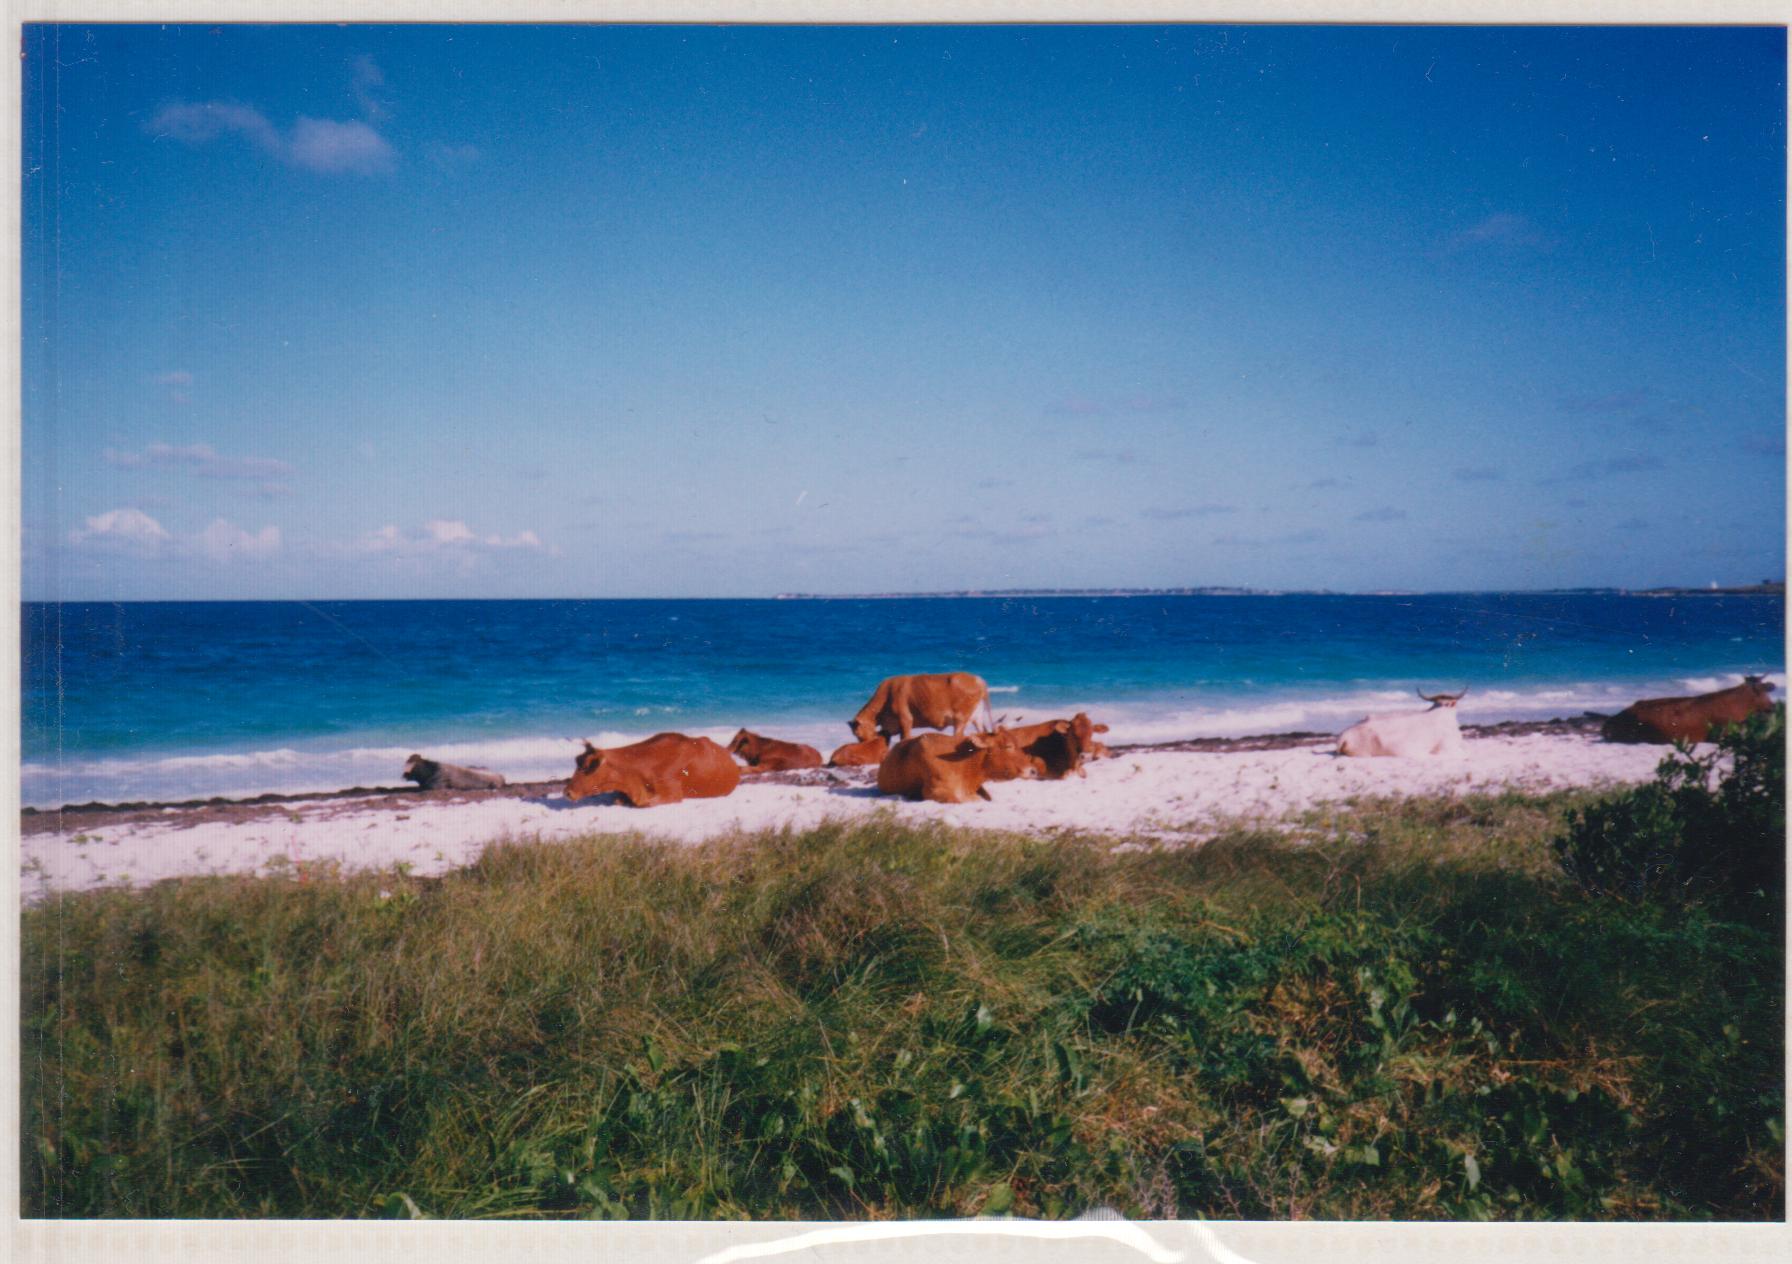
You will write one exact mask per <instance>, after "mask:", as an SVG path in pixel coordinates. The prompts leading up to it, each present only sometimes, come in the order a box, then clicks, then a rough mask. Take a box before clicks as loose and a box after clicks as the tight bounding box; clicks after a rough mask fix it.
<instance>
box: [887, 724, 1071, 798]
mask: <svg viewBox="0 0 1792 1264" xmlns="http://www.w3.org/2000/svg"><path fill="white" fill-rule="evenodd" d="M1034 775H1036V774H1035V772H1034V768H1033V761H1032V760H1030V759H1029V758H1027V754H1026V752H1025V751H1023V750H1021V748H1020V747H1019V746H1018V745H1016V743H1015V741H1014V736H1013V734H1011V733H1008V732H1006V731H1004V730H1001V729H997V730H996V731H995V732H994V733H981V734H976V735H974V736H971V737H948V736H946V734H944V733H923V734H922V735H921V736H920V737H911V738H909V739H908V740H907V741H906V742H899V743H897V744H896V745H895V746H894V747H892V748H891V750H890V753H889V754H888V755H886V756H884V761H883V763H881V764H879V765H878V766H877V788H878V789H879V790H880V791H882V792H883V793H884V794H899V795H901V796H902V797H903V798H905V799H926V800H929V801H930V802H933V803H969V802H970V801H971V800H972V799H973V798H980V799H987V798H989V791H987V790H985V789H984V788H983V783H984V782H986V781H1012V780H1014V779H1015V778H1017V777H1031V776H1034Z"/></svg>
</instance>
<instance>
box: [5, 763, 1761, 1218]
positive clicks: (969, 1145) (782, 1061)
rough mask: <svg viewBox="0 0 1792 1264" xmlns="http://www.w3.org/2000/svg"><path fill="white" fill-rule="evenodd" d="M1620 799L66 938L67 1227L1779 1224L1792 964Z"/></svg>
mask: <svg viewBox="0 0 1792 1264" xmlns="http://www.w3.org/2000/svg"><path fill="white" fill-rule="evenodd" d="M1595 801H1596V800H1595V797H1594V796H1591V795H1588V794H1584V793H1576V794H1556V795H1551V796H1547V797H1527V796H1522V795H1516V794H1514V795H1506V796H1502V797H1486V798H1465V799H1416V800H1402V801H1390V802H1366V803H1358V804H1353V805H1348V806H1343V807H1336V808H1330V809H1325V810H1322V811H1317V812H1314V813H1311V814H1309V815H1308V816H1306V817H1305V818H1303V819H1302V821H1301V822H1300V823H1299V824H1298V825H1297V826H1296V827H1295V828H1293V829H1292V830H1290V831H1289V832H1287V833H1286V834H1270V833H1253V832H1246V831H1237V832H1233V833H1231V834H1228V835H1226V836H1223V837H1221V838H1219V839H1217V840H1215V841H1213V842H1210V843H1208V844H1206V845H1204V846H1200V847H1195V848H1184V849H1179V850H1170V849H1153V848H1149V847H1136V848H1116V847H1115V846H1114V845H1113V844H1112V843H1111V842H1110V841H1104V840H1098V839H1089V838H1074V837H1052V838H1043V837H1022V836H1012V835H991V834H973V833H968V832H960V831H955V830H952V829H948V828H927V827H915V826H906V825H900V824H897V823H895V822H893V821H886V820H880V819H872V820H869V821H864V822H861V823H857V824H850V825H844V824H843V825H840V826H838V827H825V828H821V829H816V830H812V831H808V832H803V833H792V832H786V833H781V834H780V833H771V834H762V835H758V836H754V837H742V838H735V839H729V840H725V841H718V842H713V843H710V844H705V845H700V846H692V847H675V846H670V845H660V844H655V843H650V842H641V841H621V840H616V839H609V838H606V839H592V840H588V841H582V842H576V843H571V844H555V845H535V844H530V843H527V842H518V843H506V844H501V845H494V846H493V847H491V848H490V849H489V850H488V851H487V852H486V853H485V855H484V856H483V858H482V859H481V860H480V861H479V862H478V863H477V864H476V865H474V866H472V867H471V868H469V869H467V870H465V871H461V872H457V873H454V874H451V875H449V876H447V877H445V878H441V879H432V880H422V879H418V878H415V877H412V876H408V875H406V874H403V873H387V874H377V875H371V874H370V875H353V876H334V875H318V874H299V875H285V876H278V877H271V878H267V877H264V878H255V879H230V878H213V879H194V880H185V881H181V882H175V883H167V884H163V885H159V886H156V887H154V888H151V889H148V890H143V891H136V892H130V891H118V890H113V891H97V892H91V893H86V894H80V895H71V896H65V897H59V898H56V899H53V900H51V901H50V902H47V903H44V904H41V905H38V906H35V907H32V908H29V909H27V910H26V911H25V913H24V925H23V971H24V978H23V994H22V1001H23V1050H22V1054H23V1093H24V1103H23V1105H24V1114H23V1120H24V1122H23V1128H22V1145H23V1149H24V1155H23V1162H24V1214H26V1215H28V1216H109V1217H132V1216H154V1217H213V1216H226V1217H238V1216H281V1217H344V1216H375V1215H427V1216H434V1217H462V1218H465V1217H580V1216H599V1217H624V1216H628V1217H664V1218H717V1217H722V1218H726V1217H754V1218H795V1217H802V1218H818V1217H819V1218H859V1217H868V1218H886V1217H916V1216H929V1217H931V1216H956V1215H973V1214H980V1213H1014V1214H1021V1215H1028V1216H1047V1217H1061V1216H1072V1215H1076V1214H1078V1213H1081V1212H1083V1211H1085V1210H1087V1209H1089V1208H1091V1207H1094V1206H1098V1205H1105V1206H1108V1207H1112V1208H1114V1209H1116V1210H1118V1211H1120V1212H1122V1213H1124V1214H1126V1215H1128V1216H1133V1217H1166V1216H1181V1217H1251V1218H1274V1219H1281V1218H1305V1217H1320V1218H1380V1217H1389V1218H1494V1219H1520V1218H1525V1219H1529V1218H1585V1219H1618V1220H1628V1219H1661V1218H1690V1219H1706V1218H1720V1219H1745V1220H1758V1219H1778V1218H1780V1217H1781V1216H1782V1215H1783V1214H1784V1163H1783V1154H1784V1144H1783V1143H1784V1133H1783V1129H1784V1120H1785V1113H1784V1099H1783V1092H1782V1080H1781V1076H1782V1067H1783V1049H1782V1039H1783V1036H1782V1033H1783V1030H1784V1014H1783V995H1784V980H1783V973H1782V970H1783V962H1782V945H1781V935H1780V931H1779V930H1778V928H1777V927H1769V926H1765V925H1749V924H1746V922H1745V921H1742V920H1734V918H1735V915H1734V914H1728V915H1726V914H1723V913H1722V912H1721V911H1719V910H1717V909H1715V908H1713V907H1707V906H1706V905H1705V904H1703V903H1699V902H1690V903H1685V902H1683V903H1679V904H1672V905H1668V904H1661V903H1657V902H1626V901H1623V900H1619V899H1612V898H1595V897H1590V896H1588V895H1586V894H1584V893H1583V892H1582V891H1581V890H1580V889H1579V888H1578V887H1577V886H1575V885H1574V884H1572V883H1570V882H1569V881H1568V880H1567V879H1566V878H1565V877H1563V875H1562V872H1561V870H1560V867H1559V866H1558V864H1557V862H1556V859H1555V856H1554V854H1553V853H1552V851H1551V845H1550V840H1551V839H1552V838H1553V837H1554V836H1556V835H1558V834H1559V833H1561V831H1562V829H1563V823H1564V820H1565V819H1566V814H1567V813H1568V811H1569V810H1570V809H1577V808H1578V809H1585V808H1586V807H1587V806H1588V805H1590V804H1592V803H1594V802H1595Z"/></svg>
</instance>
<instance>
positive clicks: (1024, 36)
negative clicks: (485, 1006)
mask: <svg viewBox="0 0 1792 1264" xmlns="http://www.w3.org/2000/svg"><path fill="white" fill-rule="evenodd" d="M25 54H26V61H25V115H24V200H25V205H24V242H23V268H24V271H23V286H24V333H25V348H24V361H23V363H24V433H23V462H24V464H23V485H24V504H23V521H24V538H23V588H24V595H25V596H26V598H28V599H46V598H63V599H70V600H86V599H145V598H212V597H269V598H319V597H425V596H465V597H498V596H596V597H602V596H752V595H768V594H771V593H775V592H779V591H790V590H800V591H810V592H861V591H884V590H918V589H940V588H964V587H987V588H998V587H1017V586H1059V587H1077V586H1105V585H1115V586H1121V585H1124V586H1166V585H1183V584H1228V585H1233V584H1236V585H1249V586H1257V587H1270V588H1288V587H1300V588H1332V589H1340V590H1373V589H1380V588H1419V589H1469V588H1548V587H1563V586H1580V585H1629V586H1640V585H1650V584H1661V583H1687V584H1704V583H1707V582H1710V581H1712V580H1717V581H1720V582H1724V583H1732V582H1752V581H1755V580H1758V579H1761V578H1763V577H1767V576H1773V577H1779V576H1780V575H1782V574H1783V572H1784V566H1785V433H1786V427H1785V394H1786V392H1785V346H1786V341H1785V340H1786V328H1785V296H1784V278H1785V227H1784V226H1785V204H1784V196H1785V178H1786V173H1785V153H1786V134H1785V101H1786V89H1785V36H1784V33H1783V32H1782V31H1777V30H1736V29H1730V30H1722V29H1679V30H1673V29H1655V30H1642V29H1632V30H1624V29H1594V28H1577V29H1559V30H1549V29H1479V30H1475V29H1417V28H1394V27H1389V28H1354V29H1353V28H1316V27H1315V28H1273V27H1254V28H1253V27H1231V28H1225V27H1204V26H1189V27H1177V28H1144V27H1128V28H1101V27H1093V28H1089V27H1084V28H1059V29H1054V28H1029V27H1004V28H858V29H800V28H799V29H754V28H739V27H736V28H721V29H712V28H701V27H695V28H603V27H583V28H530V27H506V28H490V27H485V28H481V27H455V26H441V27H369V26H346V27H334V26H332V27H279V26H272V27H222V28H217V27H204V26H188V27H179V26H173V27H131V26H110V27H93V28H84V27H75V26H63V27H43V26H39V27H33V28H29V29H28V31H27V34H26V41H25Z"/></svg>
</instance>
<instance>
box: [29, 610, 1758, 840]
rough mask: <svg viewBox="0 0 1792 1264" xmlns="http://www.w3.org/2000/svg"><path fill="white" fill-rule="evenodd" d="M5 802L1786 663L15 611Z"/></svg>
mask: <svg viewBox="0 0 1792 1264" xmlns="http://www.w3.org/2000/svg"><path fill="white" fill-rule="evenodd" d="M23 616H24V647H23V648H24V663H25V668H24V681H23V685H24V692H23V716H22V719H23V724H22V734H21V737H22V742H23V763H22V767H21V787H22V793H23V800H24V802H25V803H26V804H27V805H32V806H38V807H48V806H55V805H57V804H61V803H68V802H82V801H86V800H90V799H102V800H122V799H140V798H152V799H167V798H188V797H194V796H201V795H211V794H254V793H260V792H264V791H279V790H313V789H329V788H335V787H340V786H346V785H353V784H393V783H396V782H397V779H398V771H399V768H400V766H401V765H402V763H403V760H404V757H405V756H406V755H407V754H409V753H410V752H411V751H413V750H417V751H423V752H426V753H430V754H434V755H436V756H438V757H441V758H447V759H451V760H454V761H455V762H472V763H482V764H485V765H488V766H490V767H493V768H496V769H498V770H499V771H501V772H504V773H506V774H507V775H509V776H511V777H513V778H525V777H543V776H557V775H560V774H562V773H564V772H566V771H567V770H568V769H570V767H571V752H572V750H573V749H575V748H576V745H577V742H578V740H580V739H583V738H587V737H588V738H591V739H592V740H595V741H597V742H599V743H600V744H602V743H607V742H617V741H622V740H631V739H633V738H636V737H641V736H646V735H648V734H650V733H654V732H659V731H662V730H666V729H679V730H682V731H686V732H692V733H699V732H708V733H711V734H712V735H719V736H721V737H723V738H726V736H727V735H728V734H730V733H732V732H733V731H734V729H735V728H736V727H738V726H741V725H745V726H747V727H751V728H754V729H757V730H759V731H763V732H767V733H770V734H773V735H776V736H783V737H790V738H795V739H797V740H803V741H809V742H813V743H814V744H815V745H817V746H819V747H821V748H822V749H823V752H824V753H825V752H826V751H827V750H828V749H831V748H832V747H833V746H834V745H837V744H838V743H839V742H842V741H845V740H847V737H848V734H847V729H846V724H845V721H846V719H847V717H849V716H850V715H851V714H852V713H853V711H854V710H856V709H857V707H858V706H859V705H860V704H861V703H862V702H863V701H864V700H865V698H866V697H868V696H869V694H870V692H871V689H872V688H873V687H874V686H875V685H876V683H877V682H878V680H880V679H881V678H882V677H884V676H887V675H891V674H894V673H897V672H914V671H948V670H968V671H974V672H977V673H979V674H980V675H982V676H983V677H984V678H985V679H986V680H987V681H988V682H989V684H990V686H991V690H992V703H993V706H994V709H995V711H996V713H997V714H998V715H1006V716H1008V717H1010V718H1024V719H1034V718H1044V717H1045V716H1046V715H1048V714H1064V713H1068V712H1069V711H1071V710H1074V709H1079V708H1080V709H1087V710H1089V711H1091V712H1092V713H1093V714H1095V715H1096V718H1097V719H1103V720H1106V721H1107V722H1108V723H1110V724H1111V725H1112V726H1113V732H1112V734H1111V737H1110V740H1112V741H1149V740H1168V739H1172V738H1180V737H1193V736H1208V735H1234V734H1241V733H1264V732H1280V731H1288V730H1292V729H1309V730H1318V731H1337V730H1338V729H1341V728H1343V727H1344V726H1345V725H1347V724H1349V723H1351V722H1353V721H1355V720H1357V719H1360V718H1361V717H1362V716H1363V715H1365V714H1367V713H1368V712H1369V711H1370V710H1387V709H1399V708H1401V707H1402V706H1404V705H1407V704H1408V703H1410V704H1411V705H1412V706H1414V707H1417V706H1419V705H1422V704H1419V703H1418V702H1417V700H1416V699H1415V698H1413V697H1412V691H1413V689H1414V688H1424V689H1425V690H1426V691H1427V692H1431V691H1435V690H1439V689H1450V690H1455V689H1459V688H1462V687H1464V686H1467V687H1468V688H1469V690H1470V693H1469V696H1468V697H1467V698H1465V699H1464V701H1463V704H1462V717H1463V720H1464V721H1465V722H1468V723H1477V722H1490V721H1494V720H1501V719H1515V718H1542V717H1546V716H1553V715H1575V714H1579V713H1580V712H1582V711H1586V710H1600V711H1612V710H1617V709H1619V708H1621V707H1622V706H1624V705H1625V704H1626V703H1628V702H1630V701H1632V700H1634V699H1635V698H1637V697H1643V696H1649V695H1651V694H1662V693H1682V692H1696V691H1699V690H1702V689H1707V688H1717V687H1721V686H1722V685H1724V684H1729V683H1733V682H1734V680H1735V678H1736V677H1737V676H1738V675H1739V674H1741V673H1743V672H1761V671H1765V672H1768V673H1770V674H1775V677H1776V679H1777V678H1778V676H1777V674H1778V673H1780V672H1782V671H1783V669H1784V620H1785V609H1784V602H1783V600H1782V599H1780V598H1778V597H1765V596H1710V595H1698V596H1689V597H1680V598H1651V597H1633V596H1623V595H1618V594H1610V593H1592V594H1587V593H1571V594H1537V593H1525V594H1512V593H1467V594H1428V595H1420V596H1374V597H1366V596H1331V595H1324V596H1320V595H1307V594H1291V595H1286V596H1239V597H1096V598H1084V597H1055V598H1015V599H1010V600H998V599H956V600H954V599H912V600H888V601H883V600H877V601H873V600H822V601H445V602H318V603H311V602H243V603H230V602H191V603H126V604H79V605H77V604H63V605H43V604H27V605H25V606H24V608H23Z"/></svg>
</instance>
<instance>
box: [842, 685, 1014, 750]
mask: <svg viewBox="0 0 1792 1264" xmlns="http://www.w3.org/2000/svg"><path fill="white" fill-rule="evenodd" d="M978 707H982V708H983V714H984V715H985V716H987V715H988V714H989V686H988V685H986V684H984V683H983V677H981V676H973V675H971V673H969V672H945V673H942V674H938V675H932V676H891V677H890V678H889V679H888V680H886V681H884V682H883V683H882V684H880V685H879V686H878V687H877V691H876V692H875V693H873V694H872V695H871V701H869V702H867V703H866V704H865V705H864V706H862V707H860V708H859V713H858V714H857V715H855V716H853V718H852V719H850V720H848V721H847V727H848V728H850V729H851V730H852V735H853V736H854V737H855V738H857V739H858V740H859V741H861V742H866V741H870V740H871V739H872V738H873V737H875V736H877V735H878V734H880V733H881V734H883V736H885V737H887V738H889V737H895V738H899V739H900V740H901V741H904V742H906V741H908V739H909V738H910V736H912V735H913V733H914V730H915V729H916V728H924V729H951V730H952V736H954V737H963V736H964V730H965V726H966V725H967V724H969V723H970V722H971V721H972V719H974V718H975V717H976V714H977V708H978Z"/></svg>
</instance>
